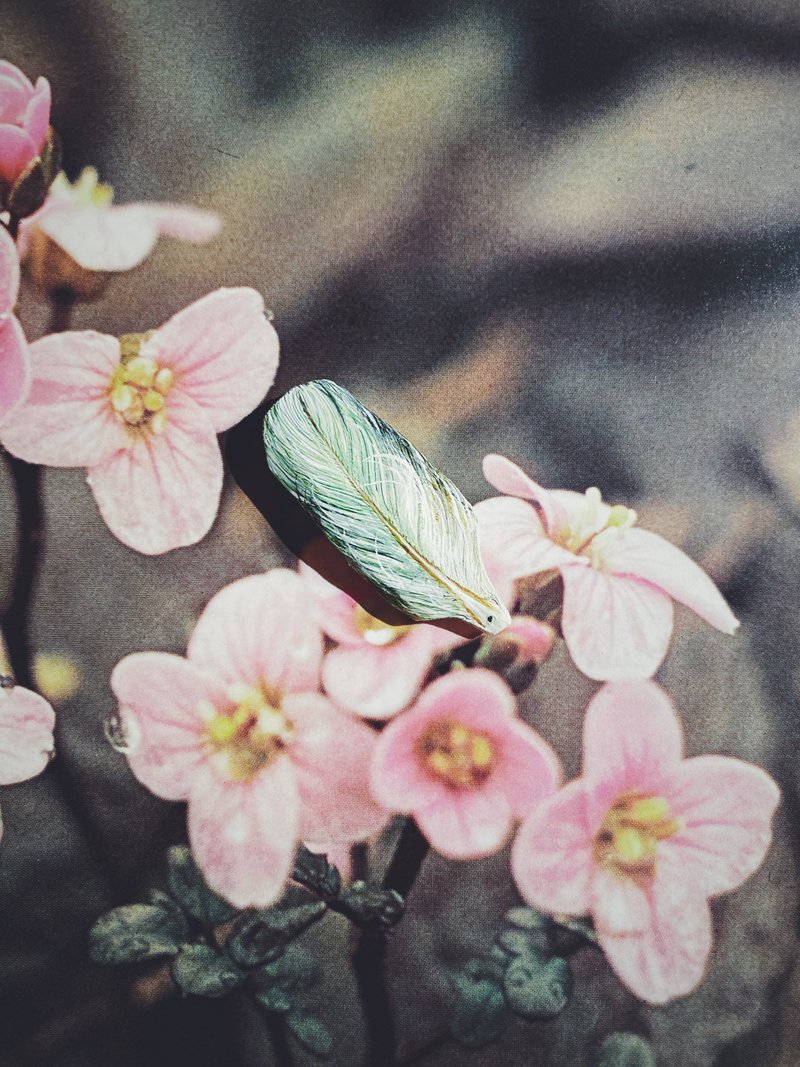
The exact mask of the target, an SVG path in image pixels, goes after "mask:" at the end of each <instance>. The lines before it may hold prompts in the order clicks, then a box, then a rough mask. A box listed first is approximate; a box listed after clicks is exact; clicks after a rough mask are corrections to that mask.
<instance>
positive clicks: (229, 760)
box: [197, 682, 292, 781]
mask: <svg viewBox="0 0 800 1067" xmlns="http://www.w3.org/2000/svg"><path fill="white" fill-rule="evenodd" d="M227 696H228V699H229V700H230V701H231V704H232V705H233V706H232V708H231V709H230V710H229V711H218V710H217V709H216V708H213V707H212V711H213V714H212V715H210V716H209V715H208V709H207V707H206V705H207V704H208V703H209V702H208V701H201V702H200V704H199V705H198V707H197V712H198V715H199V716H200V717H201V718H202V719H203V720H204V721H205V743H206V746H207V748H208V750H209V751H210V753H211V756H212V759H213V761H214V765H215V766H216V767H217V768H218V769H219V772H220V773H221V774H223V775H224V777H226V778H229V779H232V780H234V781H249V780H250V779H251V778H253V777H254V776H255V775H256V774H258V772H259V771H260V770H262V769H263V768H264V767H266V766H267V764H268V763H270V762H271V761H272V760H273V759H275V757H276V756H277V755H279V753H280V752H281V751H283V749H284V748H285V747H286V745H287V744H288V743H289V742H290V740H291V738H292V726H291V723H290V722H289V721H288V719H287V718H286V716H285V715H284V714H283V712H282V711H281V710H280V708H279V707H276V706H274V705H273V704H272V703H270V700H269V699H268V698H267V695H266V693H265V691H264V690H263V689H261V688H260V687H258V686H253V685H249V684H247V683H246V682H235V683H233V684H232V685H231V686H229V687H228V691H227Z"/></svg>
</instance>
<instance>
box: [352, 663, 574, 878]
mask: <svg viewBox="0 0 800 1067" xmlns="http://www.w3.org/2000/svg"><path fill="white" fill-rule="evenodd" d="M560 777H561V771H560V766H559V762H558V758H557V757H556V755H555V753H554V752H553V751H552V749H551V748H550V746H549V745H548V744H547V743H546V742H545V741H544V740H543V739H542V738H541V737H540V736H539V735H538V734H537V733H536V731H535V730H532V729H531V728H530V727H529V726H526V725H525V723H523V722H521V721H520V720H519V719H518V718H517V717H516V702H515V700H514V694H513V693H512V692H511V690H510V689H509V687H508V686H507V685H506V683H505V682H504V681H502V679H500V678H498V677H497V675H495V674H492V673H491V672H490V671H486V670H481V669H478V668H475V669H470V670H458V671H452V672H451V673H450V674H446V675H444V676H443V677H441V678H438V679H437V680H436V681H435V682H432V683H431V684H430V685H429V686H427V687H426V688H425V689H424V690H423V692H422V695H421V696H420V697H419V699H418V700H417V701H416V703H415V704H414V705H413V706H412V707H411V708H409V710H408V711H406V712H404V713H403V714H402V715H399V716H398V717H397V718H396V719H394V720H393V721H392V722H390V723H389V725H388V726H387V727H386V729H385V730H384V731H383V733H382V734H381V735H380V738H379V740H378V744H377V746H376V749H375V756H374V758H373V761H372V770H371V775H370V781H371V785H372V794H373V796H374V797H375V799H376V800H377V801H378V802H379V803H380V804H382V805H383V806H384V807H385V808H387V809H388V810H389V811H393V812H403V813H405V814H411V815H413V816H414V819H415V820H416V822H417V825H418V826H419V828H420V830H421V831H422V833H423V834H425V836H426V837H427V838H428V840H429V841H430V843H431V845H432V846H433V848H435V849H436V850H437V851H438V852H441V853H442V854H443V855H445V856H448V857H449V858H451V859H471V858H474V857H478V856H487V855H489V854H491V853H492V852H496V851H497V850H498V849H499V848H501V847H502V845H503V843H504V842H505V841H506V839H507V838H508V836H509V834H510V833H511V829H512V826H513V823H514V820H515V819H521V818H523V817H524V816H525V815H527V814H528V813H529V812H530V811H531V810H532V809H533V808H534V807H535V806H536V805H537V804H538V803H540V802H541V801H542V800H544V798H545V797H548V796H550V795H551V794H552V793H553V792H554V791H555V789H556V788H557V786H558V783H559V780H560Z"/></svg>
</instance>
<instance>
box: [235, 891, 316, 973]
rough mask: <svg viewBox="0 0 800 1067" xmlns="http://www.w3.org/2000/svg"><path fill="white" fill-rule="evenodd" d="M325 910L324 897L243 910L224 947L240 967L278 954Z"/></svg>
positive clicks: (250, 965)
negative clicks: (245, 911) (262, 908)
mask: <svg viewBox="0 0 800 1067" xmlns="http://www.w3.org/2000/svg"><path fill="white" fill-rule="evenodd" d="M326 911H327V905H326V904H325V903H324V901H322V900H312V901H310V902H309V903H306V904H299V905H296V906H289V907H284V906H281V905H280V904H277V905H276V906H275V907H274V908H268V909H267V910H266V911H259V912H255V913H247V914H244V915H242V916H241V917H240V918H239V919H237V920H236V921H235V923H234V927H233V930H232V931H231V934H230V936H229V937H228V940H227V942H226V943H225V948H226V949H227V951H228V952H229V953H230V955H231V958H232V959H233V960H235V961H236V963H238V964H239V966H240V967H255V966H256V965H257V964H259V963H264V962H265V961H267V960H270V959H275V958H276V957H277V956H279V955H280V954H281V953H282V952H283V951H284V949H285V948H286V945H287V944H288V943H289V942H290V941H293V940H294V938H296V937H299V935H300V934H302V933H303V931H305V930H307V929H308V927H309V926H312V925H313V924H314V923H316V922H319V920H320V919H321V918H322V916H323V915H324V914H325V912H326Z"/></svg>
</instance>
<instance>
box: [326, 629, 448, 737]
mask: <svg viewBox="0 0 800 1067" xmlns="http://www.w3.org/2000/svg"><path fill="white" fill-rule="evenodd" d="M426 629H433V627H426V626H424V625H420V626H415V627H414V630H413V631H412V632H411V633H408V634H405V635H403V636H402V637H400V638H399V639H398V640H397V641H395V642H394V644H391V645H385V646H383V647H379V646H376V645H369V644H367V643H366V642H364V641H362V642H361V644H359V645H358V646H356V647H352V646H351V647H343V648H335V649H333V650H332V651H330V652H329V653H328V654H327V656H326V657H325V659H324V660H323V663H322V681H323V683H324V685H325V689H326V691H327V693H328V694H329V695H330V696H331V697H332V698H333V700H335V701H336V703H337V704H341V706H342V707H343V708H347V709H348V711H353V712H355V713H356V714H357V715H363V716H364V717H365V718H368V719H390V718H391V717H392V716H393V715H396V714H397V712H398V711H401V710H402V709H403V708H406V707H408V705H409V704H410V703H411V701H412V700H413V699H414V697H415V696H416V695H417V693H418V692H419V691H420V689H421V687H422V683H423V682H424V681H425V678H426V676H427V674H428V672H429V670H430V667H431V662H432V660H433V656H434V648H433V646H432V642H431V641H430V639H429V636H428V635H427V634H426V633H424V632H418V631H424V630H426ZM456 640H458V639H457V638H456Z"/></svg>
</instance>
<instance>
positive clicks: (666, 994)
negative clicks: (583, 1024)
mask: <svg viewBox="0 0 800 1067" xmlns="http://www.w3.org/2000/svg"><path fill="white" fill-rule="evenodd" d="M650 914H651V923H650V926H649V927H648V929H647V930H646V931H644V932H642V933H638V934H623V935H620V936H611V935H609V934H607V933H605V932H604V931H603V930H602V929H600V930H598V940H599V941H600V945H601V947H602V949H603V951H604V952H605V954H606V957H607V958H608V962H609V963H610V964H611V966H612V967H613V969H614V971H615V972H616V973H617V976H618V977H619V978H620V979H621V981H622V982H623V983H624V984H625V985H626V986H627V987H628V988H629V989H630V990H631V992H632V993H633V994H634V995H635V996H637V997H639V998H640V999H641V1000H645V1001H647V1002H648V1003H649V1004H666V1003H667V1001H669V1000H672V999H673V998H674V997H681V996H685V994H687V993H691V991H692V990H693V989H694V988H695V986H697V985H698V983H699V982H700V981H701V980H702V978H703V975H704V973H705V969H706V963H707V960H708V956H709V953H710V951H711V913H710V911H709V908H708V903H707V901H706V900H705V898H704V897H702V896H694V895H692V894H691V893H688V892H686V891H685V890H684V889H681V888H679V887H677V886H669V887H667V886H663V885H660V884H659V883H658V882H655V883H654V885H653V887H652V889H651V891H650Z"/></svg>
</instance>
